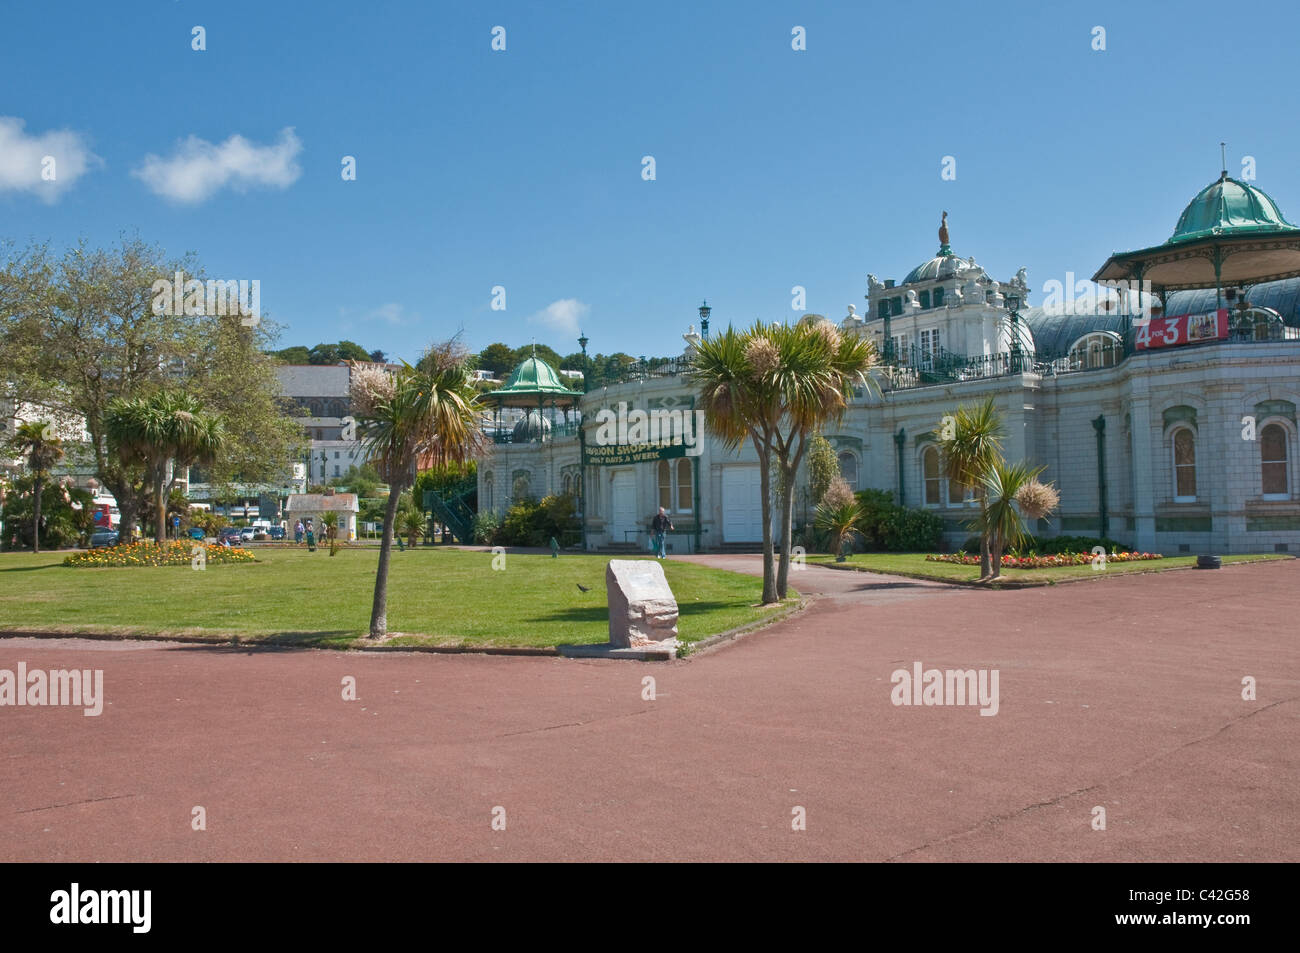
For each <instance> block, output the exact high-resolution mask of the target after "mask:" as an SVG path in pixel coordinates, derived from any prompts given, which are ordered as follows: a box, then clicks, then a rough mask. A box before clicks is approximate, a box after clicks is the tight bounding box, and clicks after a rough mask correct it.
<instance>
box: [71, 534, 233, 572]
mask: <svg viewBox="0 0 1300 953" xmlns="http://www.w3.org/2000/svg"><path fill="white" fill-rule="evenodd" d="M197 545H200V544H198V543H195V542H194V541H192V540H190V541H187V540H172V541H170V542H166V543H163V544H162V545H161V546H159V545H158V544H157V543H153V542H141V543H127V544H126V545H124V546H110V547H108V548H107V549H88V550H85V551H83V552H77V553H72V554H71V555H69V556H68V557H67V558H66V559H65V560H63V565H65V566H75V567H77V568H82V569H84V568H87V567H90V568H99V567H107V566H189V565H191V560H192V559H193V549H194V547H195V546H197ZM203 548H204V549H205V550H206V556H207V565H209V566H211V565H221V564H223V563H225V564H230V563H251V562H256V560H255V559H254V558H253V554H252V553H250V552H249V551H248V550H246V549H240V548H239V547H238V546H232V547H229V548H227V547H225V546H215V545H204V546H203Z"/></svg>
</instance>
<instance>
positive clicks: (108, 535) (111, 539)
mask: <svg viewBox="0 0 1300 953" xmlns="http://www.w3.org/2000/svg"><path fill="white" fill-rule="evenodd" d="M118 539H119V534H118V532H117V530H115V529H97V530H95V531H94V532H93V533H91V534H90V548H91V549H103V548H104V547H106V546H116V545H117V543H118Z"/></svg>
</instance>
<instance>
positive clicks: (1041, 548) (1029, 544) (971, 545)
mask: <svg viewBox="0 0 1300 953" xmlns="http://www.w3.org/2000/svg"><path fill="white" fill-rule="evenodd" d="M1094 546H1104V547H1105V549H1106V552H1108V553H1114V552H1121V553H1127V552H1129V551H1131V550H1132V548H1133V547H1132V546H1129V545H1128V544H1127V543H1121V542H1118V541H1116V540H1113V539H1111V538H1110V537H1109V536H1107V537H1105V538H1104V539H1103V538H1101V537H1098V536H1053V537H1051V538H1049V539H1039V538H1038V537H1036V536H1032V535H1028V534H1027V535H1026V536H1025V541H1024V542H1023V543H1021V545H1020V546H1019V547H1018V548H1017V549H1016V552H1017V553H1021V554H1024V555H1035V556H1056V555H1060V554H1062V553H1084V554H1091V553H1092V550H1093V547H1094ZM961 548H962V550H963V551H964V552H968V553H978V552H979V551H980V538H979V537H978V536H968V537H967V538H966V542H964V543H962V545H961Z"/></svg>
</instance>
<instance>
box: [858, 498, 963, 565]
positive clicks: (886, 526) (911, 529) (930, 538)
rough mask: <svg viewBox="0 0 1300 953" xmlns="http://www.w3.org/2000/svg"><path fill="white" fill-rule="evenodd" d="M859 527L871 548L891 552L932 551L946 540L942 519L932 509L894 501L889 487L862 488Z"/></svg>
mask: <svg viewBox="0 0 1300 953" xmlns="http://www.w3.org/2000/svg"><path fill="white" fill-rule="evenodd" d="M857 497H858V503H859V505H860V506H861V507H862V519H861V520H860V522H859V524H858V525H859V528H860V529H861V530H862V535H863V536H864V538H865V539H866V543H867V546H868V548H870V549H874V550H884V551H886V552H892V553H917V552H930V551H933V550H935V549H938V548H939V545H940V543H941V542H942V540H943V520H942V519H941V518H940V517H939V516H938V514H936V513H931V512H930V511H929V510H923V509H909V508H907V507H905V506H899V505H898V504H896V503H895V502H894V495H893V494H892V493H891V492H889V491H888V490H862V491H861V492H859V493H858V494H857Z"/></svg>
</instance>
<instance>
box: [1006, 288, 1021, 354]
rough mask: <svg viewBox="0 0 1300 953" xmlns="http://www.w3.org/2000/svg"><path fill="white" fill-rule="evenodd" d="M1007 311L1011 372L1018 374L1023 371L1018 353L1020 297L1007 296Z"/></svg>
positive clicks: (1016, 295) (1014, 295)
mask: <svg viewBox="0 0 1300 953" xmlns="http://www.w3.org/2000/svg"><path fill="white" fill-rule="evenodd" d="M1007 311H1008V313H1009V314H1010V317H1011V371H1012V373H1014V374H1019V373H1021V372H1022V371H1023V370H1024V366H1023V355H1022V354H1021V352H1020V295H1018V294H1009V295H1007Z"/></svg>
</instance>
